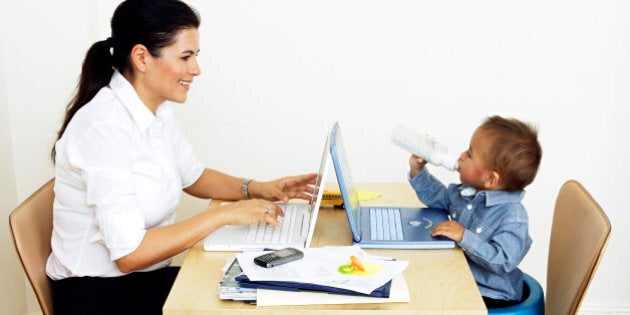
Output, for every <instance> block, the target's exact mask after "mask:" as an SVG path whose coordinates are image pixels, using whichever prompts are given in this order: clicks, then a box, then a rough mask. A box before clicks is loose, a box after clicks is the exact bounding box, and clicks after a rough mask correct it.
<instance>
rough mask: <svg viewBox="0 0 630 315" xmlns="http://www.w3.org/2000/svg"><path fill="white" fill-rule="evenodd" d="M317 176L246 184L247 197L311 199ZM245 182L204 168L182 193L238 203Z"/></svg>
mask: <svg viewBox="0 0 630 315" xmlns="http://www.w3.org/2000/svg"><path fill="white" fill-rule="evenodd" d="M316 179H317V174H314V173H312V174H304V175H297V176H288V177H283V178H279V179H276V180H273V181H269V182H261V181H257V180H253V181H251V182H249V189H248V192H249V196H250V197H251V198H260V199H266V200H270V201H282V202H288V201H289V199H293V198H298V199H304V200H310V199H311V194H312V193H313V191H314V190H313V187H312V185H314V184H315V180H316ZM243 181H244V179H243V178H238V177H234V176H230V175H227V174H224V173H221V172H219V171H215V170H213V169H209V168H206V169H205V170H204V171H203V173H202V174H201V176H200V177H199V179H198V180H197V181H196V182H195V183H194V184H192V185H190V186H189V187H187V188H185V189H184V191H185V192H186V193H188V194H190V195H193V196H195V197H198V198H212V199H221V200H240V199H242V198H243V196H242V193H241V185H242V184H243Z"/></svg>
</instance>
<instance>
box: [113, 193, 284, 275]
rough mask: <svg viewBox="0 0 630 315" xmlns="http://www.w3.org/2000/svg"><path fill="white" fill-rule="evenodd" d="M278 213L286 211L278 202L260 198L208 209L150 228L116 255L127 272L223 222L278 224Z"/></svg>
mask: <svg viewBox="0 0 630 315" xmlns="http://www.w3.org/2000/svg"><path fill="white" fill-rule="evenodd" d="M267 207H270V211H269V213H266V209H267ZM278 215H284V214H283V213H282V210H281V209H280V208H279V207H278V206H276V205H275V204H274V203H273V202H269V201H265V200H260V199H255V200H247V201H240V202H235V203H231V204H226V205H223V206H220V207H217V208H214V209H212V210H206V211H203V212H201V213H199V214H197V215H195V216H193V217H191V218H189V219H187V220H183V221H180V222H178V223H175V224H171V225H168V226H162V227H156V228H151V229H148V230H147V231H146V233H145V235H144V238H143V239H142V242H141V243H140V245H139V246H138V247H137V248H136V250H134V251H133V252H131V253H130V254H128V255H125V256H123V257H121V258H119V259H117V260H116V265H117V267H118V269H120V271H121V272H124V273H128V272H132V271H135V270H139V269H142V268H145V267H148V266H151V265H153V264H156V263H158V262H160V261H163V260H165V259H167V258H170V257H173V256H175V255H177V254H179V253H181V252H183V251H184V250H186V249H188V248H190V247H192V246H193V245H195V244H196V243H197V242H199V241H201V240H202V239H203V238H204V237H206V235H208V234H210V233H212V232H214V231H215V230H217V229H218V228H220V227H222V226H224V225H227V224H229V225H243V224H250V223H255V222H259V221H263V222H267V223H269V224H274V225H279V224H280V223H279V221H278V220H277V217H278Z"/></svg>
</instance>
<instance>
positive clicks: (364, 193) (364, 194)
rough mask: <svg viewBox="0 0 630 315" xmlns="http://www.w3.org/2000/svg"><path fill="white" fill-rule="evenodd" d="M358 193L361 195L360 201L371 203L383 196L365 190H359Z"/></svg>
mask: <svg viewBox="0 0 630 315" xmlns="http://www.w3.org/2000/svg"><path fill="white" fill-rule="evenodd" d="M357 193H358V194H359V200H361V201H370V200H372V199H376V198H378V197H380V196H382V195H383V194H382V193H380V192H375V191H369V190H364V189H359V191H358V192H357Z"/></svg>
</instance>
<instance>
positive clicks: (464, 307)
mask: <svg viewBox="0 0 630 315" xmlns="http://www.w3.org/2000/svg"><path fill="white" fill-rule="evenodd" d="M326 187H327V189H329V188H333V187H334V184H327V186H326ZM357 188H358V189H368V190H372V191H378V192H381V193H383V196H382V197H380V198H377V199H375V200H372V201H370V202H366V203H363V204H367V205H370V204H372V205H401V203H402V204H404V205H409V206H420V205H421V204H420V202H419V201H418V200H417V198H416V196H415V194H414V193H413V191H412V190H411V188H410V187H409V184H407V183H386V184H385V183H380V184H357ZM218 204H219V202H218V201H213V202H211V203H210V206H209V207H210V208H211V207H214V206H216V205H218ZM351 240H352V236H351V234H350V228H349V227H348V219H347V217H346V214H345V212H344V210H340V209H330V208H322V209H321V210H320V212H319V217H318V219H317V224H316V226H315V235H314V237H313V245H312V246H313V247H319V246H327V245H328V246H329V245H338V246H347V245H351V243H352V242H351ZM366 252H369V253H370V254H373V255H380V256H389V257H396V258H397V259H399V260H408V261H409V266H408V267H407V269H406V270H405V271H404V277H405V280H406V281H407V285H408V286H409V294H410V296H411V301H410V302H408V303H381V304H342V305H306V306H276V307H257V306H255V305H250V304H246V303H242V302H234V301H223V300H221V299H219V295H218V293H217V291H218V283H219V281H220V279H221V275H222V272H221V268H222V267H223V265H224V264H225V262H226V260H227V259H228V258H232V257H234V252H204V251H203V248H202V247H201V246H196V247H195V248H192V249H191V250H190V251H189V253H188V255H187V256H186V258H185V260H184V262H183V264H182V267H181V271H180V272H179V275H178V276H177V279H176V280H175V284H174V285H173V288H172V289H171V292H170V293H169V296H168V299H167V300H166V303H165V304H164V308H163V311H164V314H246V313H252V314H254V313H255V314H273V315H278V314H318V315H321V314H332V313H335V314H338V313H339V314H341V313H343V314H350V313H352V314H356V313H367V312H371V313H374V314H404V315H408V314H486V313H487V311H486V308H485V305H484V303H483V301H482V299H481V295H480V294H479V290H478V289H477V285H476V284H475V280H474V278H473V276H472V273H471V272H470V268H469V267H468V264H467V263H466V259H465V257H464V254H463V252H462V251H461V250H460V249H440V250H380V249H379V250H375V249H366Z"/></svg>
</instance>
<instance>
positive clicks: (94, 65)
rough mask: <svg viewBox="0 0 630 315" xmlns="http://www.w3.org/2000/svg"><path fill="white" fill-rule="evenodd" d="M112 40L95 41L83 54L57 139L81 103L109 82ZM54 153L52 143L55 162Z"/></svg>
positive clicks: (53, 154)
mask: <svg viewBox="0 0 630 315" xmlns="http://www.w3.org/2000/svg"><path fill="white" fill-rule="evenodd" d="M112 42H113V41H112V38H111V37H110V38H108V39H107V40H103V41H99V42H96V43H94V44H93V45H92V47H90V49H89V50H88V52H87V54H86V55H85V60H83V67H82V69H81V76H80V77H79V83H78V84H77V89H76V94H75V95H74V97H73V98H72V100H70V103H68V106H66V114H65V117H64V119H63V124H62V125H61V129H59V132H57V140H59V139H61V136H63V133H64V132H65V131H66V128H67V127H68V124H69V123H70V120H72V117H74V114H76V113H77V111H79V109H81V107H83V105H85V104H87V103H88V102H89V101H90V100H91V99H92V98H93V97H94V96H95V95H96V93H98V91H99V90H100V89H101V88H102V87H104V86H106V85H107V84H109V80H110V79H111V78H112V75H113V74H114V69H113V68H112V55H111V53H110V48H112V46H113V45H112ZM55 153H56V152H55V145H54V144H53V147H52V150H51V159H52V161H53V163H54V162H55Z"/></svg>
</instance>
